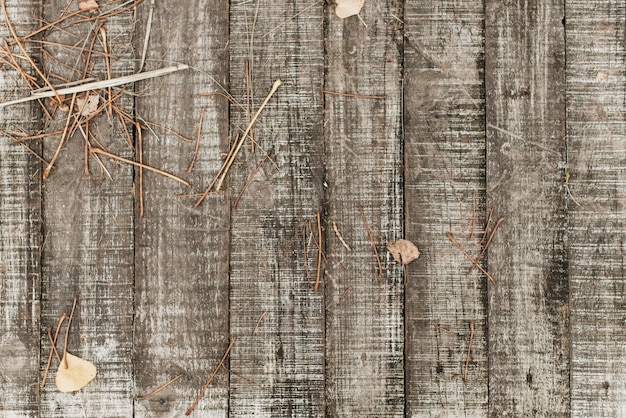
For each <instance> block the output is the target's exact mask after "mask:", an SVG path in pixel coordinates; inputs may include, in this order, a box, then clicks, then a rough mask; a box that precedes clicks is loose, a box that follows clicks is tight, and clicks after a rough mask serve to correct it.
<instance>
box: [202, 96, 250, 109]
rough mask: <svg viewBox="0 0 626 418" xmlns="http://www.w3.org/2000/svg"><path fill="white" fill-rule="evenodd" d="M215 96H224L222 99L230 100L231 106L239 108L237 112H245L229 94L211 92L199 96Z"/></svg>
mask: <svg viewBox="0 0 626 418" xmlns="http://www.w3.org/2000/svg"><path fill="white" fill-rule="evenodd" d="M215 95H218V96H222V97H224V98H225V99H226V100H228V102H229V103H230V104H231V105H233V106H235V107H236V108H237V111H239V112H243V109H242V108H241V106H239V105H238V104H237V102H236V101H235V99H233V98H232V97H231V96H229V95H228V94H226V93H222V92H221V91H211V92H209V93H198V96H215Z"/></svg>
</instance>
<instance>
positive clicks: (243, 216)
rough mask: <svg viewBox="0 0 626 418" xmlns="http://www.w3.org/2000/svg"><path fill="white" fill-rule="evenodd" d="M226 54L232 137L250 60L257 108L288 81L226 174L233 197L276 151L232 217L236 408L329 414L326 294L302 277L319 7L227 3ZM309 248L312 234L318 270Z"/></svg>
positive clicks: (241, 121) (317, 204)
mask: <svg viewBox="0 0 626 418" xmlns="http://www.w3.org/2000/svg"><path fill="white" fill-rule="evenodd" d="M230 52H231V59H230V64H231V67H230V68H231V69H230V82H231V86H232V93H233V95H234V96H235V98H236V99H237V100H238V101H239V102H240V103H242V105H243V106H244V113H240V112H239V111H238V110H237V109H236V108H234V107H231V120H232V127H233V129H232V132H231V138H234V137H235V134H236V133H241V132H243V130H244V129H245V128H246V126H247V125H248V118H247V116H246V112H245V110H246V100H245V98H246V88H245V60H246V59H248V60H249V63H250V74H251V77H250V85H251V87H252V93H253V94H252V95H253V100H252V104H253V108H252V109H251V114H254V113H255V111H256V109H257V108H258V106H259V105H260V104H261V102H262V101H263V99H264V98H265V96H266V95H267V93H268V92H269V91H270V88H271V86H272V84H273V83H274V81H275V80H276V79H278V78H280V79H281V80H282V85H281V86H280V88H279V89H278V91H277V92H276V94H275V95H274V96H273V97H272V99H271V100H270V102H269V103H268V105H267V107H265V109H264V110H263V113H262V114H261V115H260V117H259V119H258V120H257V124H256V126H255V128H254V129H253V135H254V138H255V140H256V142H257V146H256V152H255V154H253V155H252V154H251V153H250V143H249V142H247V143H246V144H245V145H244V146H243V148H242V151H241V153H240V154H239V157H238V159H237V161H236V162H235V165H233V167H232V168H231V171H230V179H231V184H230V191H231V194H232V196H233V200H234V198H235V197H236V196H237V195H238V194H239V192H240V190H241V188H242V186H243V183H244V182H245V180H246V179H247V178H248V176H249V175H250V173H252V172H253V171H254V169H255V167H256V166H257V165H258V162H259V161H260V160H261V159H262V158H263V157H264V155H265V154H266V151H268V150H272V155H271V157H270V159H269V160H268V161H266V162H265V165H264V166H263V168H262V169H261V171H260V172H259V173H257V174H256V176H255V177H254V179H253V181H252V183H251V184H250V186H249V187H248V188H247V190H246V191H245V193H244V194H243V196H242V197H241V199H240V200H239V203H238V206H237V209H236V210H233V212H232V217H231V219H232V226H231V231H232V235H231V250H230V257H231V262H230V273H231V276H230V288H231V290H230V303H231V307H230V315H231V316H230V332H231V335H232V336H237V341H236V343H235V345H234V347H233V350H232V353H231V362H230V366H231V370H232V371H233V372H235V373H237V374H239V375H241V376H242V377H243V378H245V379H249V380H251V381H252V382H250V381H247V380H244V379H242V378H241V377H237V376H235V375H231V386H230V389H231V392H230V414H231V416H236V417H250V416H283V417H288V416H292V417H303V416H314V417H317V416H322V415H323V414H324V311H323V298H322V296H323V290H322V288H320V289H319V290H318V292H314V291H313V290H312V289H311V288H309V287H308V285H307V274H306V269H305V261H304V255H303V246H302V233H303V226H304V224H305V221H307V220H309V221H312V222H313V224H314V225H316V221H315V216H316V212H317V211H319V210H321V208H322V194H323V192H322V182H323V173H322V154H323V141H324V137H323V130H322V120H323V97H322V96H321V94H320V93H319V89H321V88H322V86H323V70H324V55H323V3H322V2H317V1H309V0H288V1H281V2H264V1H233V2H231V13H230ZM315 229H316V226H315ZM314 245H315V244H313V243H312V242H309V249H310V250H311V251H310V254H311V256H310V257H309V268H310V269H311V274H312V275H313V277H314V276H315V267H316V259H317V252H316V249H315V246H314ZM313 254H315V256H313ZM264 311H267V314H266V315H265V316H264V318H262V319H261V321H260V323H259V327H258V330H257V332H256V334H254V335H252V332H253V330H254V328H255V326H256V324H257V321H258V319H259V317H260V316H261V315H262V314H263V312H264Z"/></svg>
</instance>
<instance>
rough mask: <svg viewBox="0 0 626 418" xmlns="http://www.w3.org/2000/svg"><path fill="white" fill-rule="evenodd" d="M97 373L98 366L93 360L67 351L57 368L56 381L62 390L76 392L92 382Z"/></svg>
mask: <svg viewBox="0 0 626 418" xmlns="http://www.w3.org/2000/svg"><path fill="white" fill-rule="evenodd" d="M66 365H67V367H66ZM96 373H97V371H96V366H94V364H93V363H92V362H90V361H87V360H83V359H82V358H80V357H76V356H75V355H73V354H70V353H68V352H65V354H64V355H63V359H61V364H59V369H58V370H57V376H56V379H55V383H56V384H57V388H59V390H60V391H61V392H74V391H77V390H80V389H82V388H84V387H85V386H86V385H87V384H88V383H89V382H91V381H92V380H93V379H94V377H96Z"/></svg>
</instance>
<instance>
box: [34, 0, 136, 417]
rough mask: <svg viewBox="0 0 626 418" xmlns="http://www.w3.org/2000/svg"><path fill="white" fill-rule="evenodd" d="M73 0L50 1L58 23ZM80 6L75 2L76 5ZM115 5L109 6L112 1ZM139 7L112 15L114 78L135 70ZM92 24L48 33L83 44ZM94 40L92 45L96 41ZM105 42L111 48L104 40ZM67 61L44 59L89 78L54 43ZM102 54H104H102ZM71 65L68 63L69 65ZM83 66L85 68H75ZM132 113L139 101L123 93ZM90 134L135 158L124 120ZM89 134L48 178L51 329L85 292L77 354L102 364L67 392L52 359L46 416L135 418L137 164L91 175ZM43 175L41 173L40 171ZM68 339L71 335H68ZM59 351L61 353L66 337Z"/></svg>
mask: <svg viewBox="0 0 626 418" xmlns="http://www.w3.org/2000/svg"><path fill="white" fill-rule="evenodd" d="M66 5H67V2H66V1H65V0H58V1H50V2H46V5H45V7H44V16H43V17H44V21H46V22H52V21H53V20H55V19H56V18H57V17H59V13H60V11H61V10H62V9H63V8H64V7H65V6H66ZM70 7H71V8H72V10H73V9H74V8H76V4H75V3H72V5H71V6H70ZM103 7H106V5H103ZM132 21H133V13H132V11H128V12H126V13H123V14H120V15H117V16H115V17H112V18H110V19H108V21H107V23H106V25H105V26H104V27H105V29H106V34H107V39H108V41H109V48H110V51H111V54H112V56H113V57H115V58H114V59H112V60H111V69H112V77H118V76H122V75H126V74H130V73H133V72H134V71H133V70H134V69H133V62H132V56H133V53H132V52H133V51H132V49H131V48H130V41H131V31H132ZM94 27H95V26H94V25H93V24H92V23H83V24H81V25H74V26H68V27H64V28H63V30H49V31H47V32H46V36H45V40H46V41H52V42H60V43H64V44H70V45H74V44H78V45H83V39H84V37H86V36H87V35H88V34H89V32H90V29H93V28H94ZM87 45H89V43H87ZM95 45H96V47H97V48H98V49H99V50H101V51H102V45H101V44H100V43H99V42H97V43H96V44H95ZM45 48H46V49H47V50H48V51H49V52H50V53H51V54H52V55H54V56H56V57H58V58H60V60H61V62H58V61H55V60H52V59H50V57H47V58H46V57H45V58H44V59H43V65H44V68H45V69H46V71H47V72H48V73H54V74H59V75H62V76H64V77H66V78H68V79H70V80H76V79H79V78H80V79H82V78H83V77H82V73H81V71H82V68H83V67H82V66H83V65H84V64H83V61H82V60H81V59H80V58H79V55H78V51H76V50H69V49H66V48H60V47H54V46H51V45H48V46H46V47H45ZM94 59H95V57H94ZM67 66H69V68H68V67H67ZM74 66H77V67H78V69H79V71H78V72H76V71H71V70H70V68H73V67H74ZM94 73H95V75H96V76H97V77H98V78H100V79H102V78H105V77H106V68H105V65H104V62H103V60H101V59H99V60H97V65H96V67H95V69H94ZM121 104H122V106H123V107H124V109H125V110H126V111H127V112H130V111H131V108H132V99H131V100H128V99H125V100H121ZM66 120H67V113H65V112H60V111H59V112H56V117H55V119H54V121H53V122H52V124H51V126H50V128H49V129H50V130H54V129H58V128H59V127H62V126H63V125H64V124H65V121H66ZM90 131H91V133H92V134H93V135H94V136H95V137H96V138H98V140H99V141H101V143H102V144H103V145H104V146H105V147H106V148H107V149H108V150H109V151H111V152H113V153H115V154H118V155H123V156H124V157H130V156H131V153H130V150H129V147H128V144H127V142H126V139H125V137H124V133H123V130H122V128H121V126H120V124H119V123H117V122H115V121H114V123H113V124H111V119H109V117H107V116H106V115H105V114H103V115H101V116H98V117H97V119H96V120H93V121H92V123H91V124H90ZM58 141H59V137H58V136H53V137H48V138H46V139H45V140H44V156H45V157H46V158H47V159H50V157H51V156H52V155H53V154H54V153H55V151H56V149H57V144H58ZM83 152H84V139H83V137H82V135H81V134H80V132H79V131H77V132H76V134H75V135H73V136H72V137H71V138H70V139H69V140H68V141H67V144H66V145H64V146H63V148H62V149H61V153H60V154H59V158H58V160H57V162H56V163H55V165H54V168H53V169H52V171H51V172H50V176H49V177H48V179H47V180H45V181H44V189H43V222H44V226H43V232H44V244H43V255H42V300H41V305H42V308H41V322H42V327H44V328H45V327H48V326H52V327H54V326H56V323H57V320H58V318H59V315H60V314H61V313H62V312H66V313H68V314H69V313H70V309H71V307H72V301H73V298H74V296H76V297H77V298H78V305H77V308H76V314H75V317H74V319H73V321H72V329H71V331H70V338H69V343H68V347H67V348H68V351H69V352H71V353H72V354H74V355H77V356H79V357H82V358H84V359H87V360H89V361H91V362H93V363H94V364H95V365H96V367H97V369H98V375H97V377H96V378H95V380H94V381H92V382H91V383H90V384H89V385H87V386H86V387H85V388H83V389H82V390H80V391H79V392H77V393H76V394H75V395H74V394H72V393H60V392H59V391H58V389H57V388H56V386H55V384H54V377H55V371H56V369H57V367H58V362H57V360H56V359H53V362H52V368H51V373H50V376H49V381H48V382H47V384H46V387H45V389H44V390H43V391H42V395H41V416H42V417H52V416H57V417H58V416H63V417H84V416H99V417H105V416H107V417H111V416H120V417H121V416H132V413H133V399H132V398H133V388H132V374H133V365H132V356H131V354H132V325H133V270H134V266H133V264H134V263H133V253H134V250H133V189H132V187H133V185H132V169H131V168H130V167H129V166H121V167H120V168H116V167H115V166H113V165H112V164H110V163H109V162H108V161H106V162H105V164H106V166H107V168H108V171H109V172H110V174H111V177H112V179H109V178H108V177H107V176H106V175H104V174H101V173H100V170H99V168H98V166H97V164H96V163H95V162H94V160H93V159H92V160H91V161H90V163H91V165H92V167H91V171H92V175H90V176H86V175H85V174H84V172H83ZM39 175H41V173H39ZM41 338H42V358H41V369H42V373H43V368H44V367H45V363H46V361H47V359H48V351H49V349H50V343H49V342H48V337H47V335H45V334H44V333H42V334H41ZM60 340H62V339H60ZM57 348H58V349H59V350H60V351H61V352H62V350H63V343H62V341H60V342H59V344H58V345H57Z"/></svg>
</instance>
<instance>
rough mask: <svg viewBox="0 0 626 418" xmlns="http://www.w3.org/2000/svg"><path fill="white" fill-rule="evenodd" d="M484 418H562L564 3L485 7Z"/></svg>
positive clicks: (565, 397)
mask: <svg viewBox="0 0 626 418" xmlns="http://www.w3.org/2000/svg"><path fill="white" fill-rule="evenodd" d="M485 13H486V14H485V48H486V49H485V63H486V68H487V73H486V111H487V114H486V122H487V127H486V128H487V207H492V206H493V207H494V208H495V209H494V216H495V217H500V216H503V217H504V218H505V221H504V222H503V223H502V225H501V226H500V227H499V228H498V232H497V234H496V235H495V237H494V239H493V241H492V243H491V245H490V247H489V250H488V260H487V267H488V271H489V272H490V273H491V274H492V276H493V277H494V278H495V280H496V281H497V284H496V285H493V286H492V285H490V286H489V334H488V341H489V415H490V416H493V417H501V416H506V415H510V416H522V415H524V414H531V415H533V416H567V414H568V411H569V393H570V392H569V365H570V363H569V361H570V354H569V344H570V339H569V327H568V302H569V300H568V275H567V250H566V246H565V243H564V239H565V238H564V236H565V233H566V229H565V228H566V202H565V199H564V196H565V190H564V183H565V173H564V169H563V167H564V164H565V54H564V51H565V45H564V40H565V34H564V27H563V24H562V19H563V2H562V1H556V0H555V1H543V2H542V1H504V2H503V1H499V0H497V1H494V0H487V1H486V7H485Z"/></svg>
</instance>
